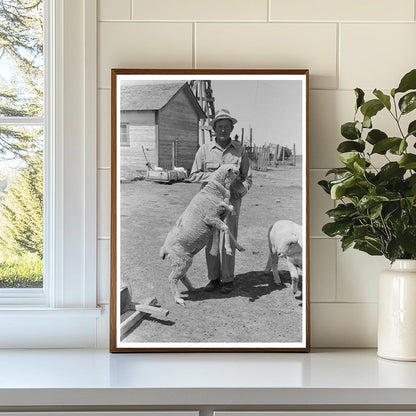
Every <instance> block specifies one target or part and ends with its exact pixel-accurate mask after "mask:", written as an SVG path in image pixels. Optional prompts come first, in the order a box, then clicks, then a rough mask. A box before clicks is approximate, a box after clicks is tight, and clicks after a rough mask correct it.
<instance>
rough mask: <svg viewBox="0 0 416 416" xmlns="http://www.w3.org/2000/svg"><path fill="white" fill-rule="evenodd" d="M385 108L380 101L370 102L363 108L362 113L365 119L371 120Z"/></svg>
mask: <svg viewBox="0 0 416 416" xmlns="http://www.w3.org/2000/svg"><path fill="white" fill-rule="evenodd" d="M383 108H384V105H383V103H381V102H380V100H370V101H367V102H365V103H364V104H363V105H362V106H361V112H362V113H363V115H364V117H368V118H371V117H374V116H375V115H376V114H377V113H378V112H379V111H380V110H382V109H383Z"/></svg>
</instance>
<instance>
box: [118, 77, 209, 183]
mask: <svg viewBox="0 0 416 416" xmlns="http://www.w3.org/2000/svg"><path fill="white" fill-rule="evenodd" d="M205 117H206V116H205V113H204V112H203V110H202V109H201V107H200V105H199V103H198V101H197V99H196V98H195V96H194V94H193V92H192V90H191V88H190V87H189V85H188V83H187V82H185V81H183V82H172V83H157V82H153V83H150V82H149V83H146V84H139V85H128V84H125V85H122V86H121V88H120V168H121V172H120V173H121V177H122V178H125V179H131V178H133V177H135V176H137V174H138V171H146V169H147V166H146V158H145V154H144V152H143V148H144V149H145V153H146V157H147V159H148V161H149V162H150V163H152V164H154V165H156V166H160V167H162V168H164V169H172V163H173V164H174V165H175V166H182V167H184V168H185V169H187V170H188V171H189V170H190V169H191V167H192V163H193V160H194V156H195V153H196V151H197V150H198V137H199V120H200V119H201V118H205ZM172 143H175V145H174V146H172Z"/></svg>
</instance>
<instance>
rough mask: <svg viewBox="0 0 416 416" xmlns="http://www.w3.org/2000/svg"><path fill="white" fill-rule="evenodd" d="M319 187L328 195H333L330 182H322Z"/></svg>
mask: <svg viewBox="0 0 416 416" xmlns="http://www.w3.org/2000/svg"><path fill="white" fill-rule="evenodd" d="M318 185H319V186H320V187H321V188H322V189H323V190H324V191H325V192H326V193H327V194H330V193H331V188H330V185H329V182H328V181H325V180H322V181H319V182H318Z"/></svg>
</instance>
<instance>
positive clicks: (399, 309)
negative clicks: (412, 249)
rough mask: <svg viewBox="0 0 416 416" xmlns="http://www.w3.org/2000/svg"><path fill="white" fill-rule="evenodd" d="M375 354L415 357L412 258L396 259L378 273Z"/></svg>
mask: <svg viewBox="0 0 416 416" xmlns="http://www.w3.org/2000/svg"><path fill="white" fill-rule="evenodd" d="M377 355H378V356H379V357H382V358H388V359H390V360H400V361H416V260H396V261H395V262H394V263H393V264H392V265H391V268H390V270H385V271H383V272H382V273H381V275H380V279H379V295H378V350H377Z"/></svg>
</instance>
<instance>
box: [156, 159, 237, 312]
mask: <svg viewBox="0 0 416 416" xmlns="http://www.w3.org/2000/svg"><path fill="white" fill-rule="evenodd" d="M238 174H239V169H238V167H236V166H235V165H231V164H225V165H222V166H220V167H219V168H218V169H217V170H216V171H215V172H213V173H212V174H211V176H210V178H209V180H208V183H207V184H206V185H205V187H204V188H203V189H201V190H200V191H199V192H198V193H197V194H196V195H195V196H194V197H193V198H192V200H191V202H190V203H189V205H188V206H187V208H186V209H185V211H184V212H183V214H182V215H181V216H180V217H179V218H178V220H177V221H176V223H175V225H174V226H173V228H172V229H171V230H170V231H169V233H168V235H167V237H166V240H165V242H164V244H163V246H162V248H161V249H160V256H161V257H162V258H163V259H164V258H165V257H166V256H167V257H168V258H169V259H170V261H171V264H172V272H171V273H170V275H169V285H170V289H171V291H172V294H173V297H174V299H175V302H176V303H179V304H180V305H184V304H185V302H184V300H183V299H182V298H181V297H180V296H179V291H178V282H179V281H182V283H183V284H184V285H185V286H186V287H187V289H188V290H193V289H194V288H193V286H192V283H191V282H190V281H189V279H188V277H187V276H186V272H187V271H188V269H189V268H190V267H191V264H192V259H193V257H194V256H195V254H197V253H198V252H199V251H200V250H201V249H202V248H203V247H205V246H206V244H207V241H208V239H209V237H210V236H211V235H212V233H213V232H214V231H215V230H222V231H224V232H225V234H228V235H229V236H230V238H231V240H233V242H234V244H235V246H236V248H237V249H238V250H240V251H242V250H243V248H242V247H241V246H240V245H239V244H238V243H237V241H236V240H235V238H234V236H233V235H231V233H230V231H229V229H228V226H227V225H226V224H225V223H224V222H223V219H224V217H225V215H226V214H227V212H232V210H233V207H232V206H231V205H229V204H228V202H225V201H229V198H230V191H229V189H230V185H231V183H232V181H233V180H234V179H235V178H236V177H237V175H238Z"/></svg>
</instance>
